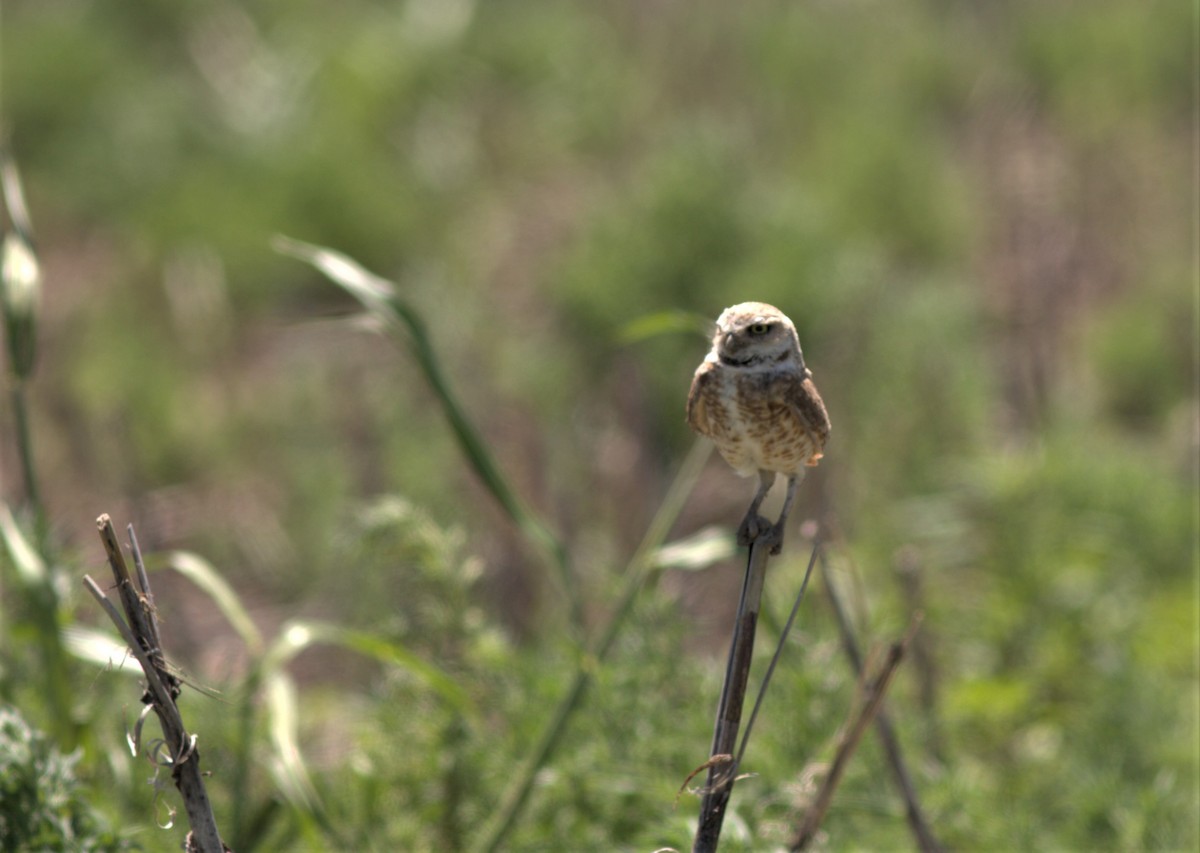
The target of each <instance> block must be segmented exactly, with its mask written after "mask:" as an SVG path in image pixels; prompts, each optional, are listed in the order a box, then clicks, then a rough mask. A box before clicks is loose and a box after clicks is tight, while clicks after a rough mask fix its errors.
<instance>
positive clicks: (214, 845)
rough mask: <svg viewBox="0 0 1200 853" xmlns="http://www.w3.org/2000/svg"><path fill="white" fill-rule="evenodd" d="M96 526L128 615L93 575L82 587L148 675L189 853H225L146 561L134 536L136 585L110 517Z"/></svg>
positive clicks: (148, 694) (148, 699) (149, 699)
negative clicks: (164, 643) (161, 638)
mask: <svg viewBox="0 0 1200 853" xmlns="http://www.w3.org/2000/svg"><path fill="white" fill-rule="evenodd" d="M96 527H97V528H98V530H99V533H100V541H101V542H102V543H103V544H104V550H105V553H106V554H107V556H108V565H109V567H110V568H111V569H112V573H113V577H114V578H115V580H116V589H117V594H118V596H119V598H120V599H121V605H122V608H121V609H122V610H123V611H124V616H122V614H121V612H120V611H118V609H117V606H116V605H115V604H113V603H112V601H111V600H110V599H109V598H108V596H107V595H106V594H105V593H104V591H103V590H102V589H101V588H100V586H99V585H98V584H97V583H96V582H95V581H94V580H92V578H91V576H87V575H85V576H84V579H83V582H84V585H85V586H87V589H88V591H89V592H90V593H91V594H92V597H93V598H95V599H96V601H97V602H99V604H100V606H101V607H103V608H104V611H105V612H106V613H107V614H108V616H109V618H110V619H111V620H112V622H113V624H114V625H116V627H117V630H118V631H119V632H120V633H121V636H122V638H124V640H125V642H126V643H127V644H128V646H129V650H130V652H131V653H132V654H133V656H134V657H135V658H136V659H137V661H138V663H139V664H141V667H142V672H143V673H144V674H145V676H146V692H145V693H144V694H143V696H142V701H143V702H144V703H146V704H147V705H151V706H152V707H153V708H154V712H155V714H157V715H158V720H159V723H160V725H161V726H162V732H163V738H164V740H165V742H166V745H167V749H168V755H169V758H168V759H167V761H168V763H169V766H170V767H171V776H172V778H173V779H174V780H175V787H176V788H178V789H179V793H180V795H181V796H182V798H183V807H184V810H185V811H186V812H187V817H188V824H189V825H190V826H191V832H189V833H188V836H187V839H186V841H185V842H184V848H185V849H186V850H187V851H188V852H189V853H223V851H227V850H228V849H229V848H228V847H226V846H225V845H224V843H223V842H222V841H221V835H220V833H219V832H218V831H217V822H216V818H215V817H214V816H213V811H212V804H211V803H210V802H209V799H208V792H207V790H206V789H205V787H204V778H203V775H202V774H201V772H200V753H199V751H198V750H197V749H196V736H195V735H190V734H188V732H187V729H186V728H185V727H184V724H183V718H182V716H180V713H179V708H178V706H177V705H176V704H175V700H176V699H177V698H178V697H179V692H180V686H179V684H180V682H179V679H178V678H176V677H175V676H174V675H173V674H172V673H171V672H170V671H169V670H168V668H167V664H166V659H165V656H164V655H163V651H162V648H161V647H160V645H159V642H158V624H157V616H156V615H155V612H154V609H153V607H152V606H151V605H150V601H151V600H152V598H151V595H150V586H149V579H148V578H147V577H146V574H145V570H144V568H143V567H142V557H141V553H140V551H138V549H137V539H136V537H133V536H132V530H131V531H130V532H131V537H130V538H131V542H132V548H133V557H134V564H135V566H136V567H137V569H138V580H139V586H135V585H134V582H133V579H132V578H131V577H130V575H129V568H128V566H127V565H126V564H125V557H124V555H123V554H122V553H121V546H120V544H119V543H118V542H117V537H116V533H115V532H114V531H113V526H112V521H111V520H110V519H109V517H108V515H101V516H100V517H99V518H98V519H96Z"/></svg>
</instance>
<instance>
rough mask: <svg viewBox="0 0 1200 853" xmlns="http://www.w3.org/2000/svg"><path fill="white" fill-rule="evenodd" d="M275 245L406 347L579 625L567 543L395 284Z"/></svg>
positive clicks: (336, 259)
mask: <svg viewBox="0 0 1200 853" xmlns="http://www.w3.org/2000/svg"><path fill="white" fill-rule="evenodd" d="M275 248H276V250H277V251H279V252H281V253H282V254H285V255H289V256H291V257H293V258H297V259H298V260H301V261H304V262H305V263H307V264H310V265H311V266H313V267H314V268H316V269H317V270H318V271H320V272H321V273H323V274H324V275H325V276H326V277H328V278H329V279H330V280H331V281H333V282H334V283H335V284H337V285H339V286H341V287H342V288H343V289H345V290H346V292H347V293H349V294H350V295H352V296H353V297H354V298H355V299H357V300H358V301H359V302H360V303H362V305H363V307H364V308H366V309H367V311H368V312H370V314H371V315H372V316H374V317H375V318H376V319H378V320H379V321H380V322H382V323H383V325H384V327H385V328H386V329H387V330H388V332H389V333H390V334H392V335H395V336H396V337H397V338H398V339H399V340H401V341H402V342H403V343H404V344H405V345H406V346H407V347H408V348H409V350H410V352H411V353H412V355H413V357H414V358H415V359H416V362H417V364H418V366H419V367H420V368H421V371H422V372H423V373H424V375H425V380H426V382H428V383H429V387H430V388H431V389H432V390H433V392H434V395H435V396H436V397H437V398H438V402H439V403H440V404H441V406H442V411H443V412H444V413H445V415H446V420H447V421H449V423H450V428H451V429H452V430H453V432H454V437H455V439H456V440H457V442H458V446H459V449H460V450H461V451H462V453H463V455H464V456H465V457H466V458H467V461H468V462H469V463H470V465H471V467H472V469H473V470H474V471H475V474H476V476H478V477H479V479H480V480H481V481H482V482H483V484H484V486H485V487H486V488H487V490H488V491H489V492H491V494H492V497H494V498H495V500H496V502H497V503H499V504H500V506H501V508H502V509H503V510H504V512H505V513H506V514H507V515H508V516H509V518H511V519H512V521H513V523H514V524H515V525H516V526H517V529H519V530H520V531H521V533H522V535H524V536H525V538H526V539H527V540H529V542H531V543H532V544H533V545H534V547H535V548H537V550H538V551H540V552H541V554H542V555H543V557H544V558H545V559H547V560H548V561H549V562H550V563H551V565H552V566H553V567H554V569H555V571H556V572H557V574H558V575H559V579H560V582H561V583H562V585H563V590H564V592H565V594H566V596H567V599H568V601H569V602H570V606H571V611H572V615H573V617H574V620H575V625H576V626H581V625H582V624H583V623H582V618H581V614H582V604H581V602H580V600H579V592H578V589H577V586H576V583H575V579H574V575H573V574H572V572H571V567H570V560H569V557H568V555H567V549H566V547H565V546H564V545H563V543H562V542H561V541H560V540H559V539H558V538H557V537H556V536H555V535H554V534H553V533H552V532H551V530H550V528H549V526H548V525H547V524H546V523H545V522H544V521H543V520H542V519H541V518H539V517H538V516H537V515H536V514H535V513H534V512H533V510H531V509H530V508H529V507H528V506H527V505H526V504H525V502H524V501H522V500H521V499H520V498H519V497H518V496H517V494H516V492H515V491H513V489H512V487H511V486H510V485H509V483H508V479H507V478H506V477H505V476H504V474H503V473H502V472H501V471H500V468H499V466H498V465H497V464H496V461H495V459H494V458H493V457H492V453H491V451H490V450H489V449H488V446H487V444H486V442H484V440H483V438H482V437H481V436H480V434H479V431H478V430H477V429H476V428H475V426H474V424H472V423H471V420H470V418H469V417H468V416H467V414H466V411H465V410H464V409H463V407H462V406H461V404H460V403H459V402H458V398H457V397H456V396H455V394H454V392H453V390H452V389H451V387H450V383H449V381H448V380H447V378H446V376H445V374H444V373H443V372H442V366H441V362H440V361H439V360H438V357H437V354H436V353H435V352H434V349H433V344H432V342H431V341H430V337H429V333H428V331H427V329H426V326H425V321H424V320H423V319H422V317H421V315H420V314H419V313H418V312H417V311H416V309H414V308H413V307H412V305H410V304H409V303H408V302H407V301H405V300H404V299H403V298H401V297H400V296H399V294H397V292H396V286H395V285H394V284H393V283H392V282H390V281H388V280H387V279H385V278H381V277H380V276H377V275H375V274H374V273H372V272H369V271H367V270H366V269H364V268H363V267H362V266H361V265H359V264H358V263H357V262H356V261H354V260H353V259H351V258H349V257H347V256H346V255H343V254H342V253H341V252H335V251H333V250H332V249H327V248H324V247H322V246H315V245H312V244H310V243H303V242H301V241H299V240H292V239H290V238H288V237H277V238H276V239H275Z"/></svg>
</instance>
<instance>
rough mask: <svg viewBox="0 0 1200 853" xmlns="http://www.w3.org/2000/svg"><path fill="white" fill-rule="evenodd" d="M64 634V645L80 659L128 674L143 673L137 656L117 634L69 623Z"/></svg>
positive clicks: (138, 674)
mask: <svg viewBox="0 0 1200 853" xmlns="http://www.w3.org/2000/svg"><path fill="white" fill-rule="evenodd" d="M62 635H63V646H64V647H65V648H66V650H67V651H68V652H69V653H70V654H71V655H73V656H74V657H75V658H77V659H79V660H82V661H86V662H88V663H93V664H96V665H98V666H101V667H103V668H104V669H111V670H113V671H114V672H122V673H125V674H126V675H133V676H140V675H141V674H142V668H141V667H140V666H139V665H138V662H137V658H135V657H134V656H133V655H132V654H130V653H129V649H128V648H127V647H126V645H125V641H124V640H122V639H121V638H120V637H118V636H117V635H116V634H110V633H108V632H107V631H98V630H96V629H95V628H88V627H86V626H83V625H69V626H67V627H66V628H64V629H63V632H62Z"/></svg>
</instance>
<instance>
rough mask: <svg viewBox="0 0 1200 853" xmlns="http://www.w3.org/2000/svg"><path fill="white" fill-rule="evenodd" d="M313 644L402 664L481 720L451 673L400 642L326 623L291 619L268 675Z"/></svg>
mask: <svg viewBox="0 0 1200 853" xmlns="http://www.w3.org/2000/svg"><path fill="white" fill-rule="evenodd" d="M313 645H331V646H339V647H341V648H343V649H346V650H348V651H352V652H356V653H357V654H360V655H363V656H364V657H368V658H371V659H372V660H377V661H379V662H380V663H382V664H385V665H387V666H394V667H399V668H400V669H403V670H405V671H407V672H408V673H410V674H411V675H413V676H415V677H416V678H417V679H418V680H420V681H421V682H422V683H424V684H425V685H426V686H427V687H429V688H430V689H431V690H433V691H434V692H435V693H437V694H438V695H439V696H440V697H441V698H442V699H443V700H445V701H446V702H447V704H449V705H450V706H451V707H453V708H454V709H455V710H456V711H458V712H459V713H461V714H462V715H463V716H465V717H469V718H471V719H478V717H479V712H478V710H477V709H476V708H475V706H474V704H473V703H472V702H471V699H470V697H469V696H468V695H467V692H466V691H465V690H464V689H463V688H462V687H461V686H460V685H459V684H458V683H457V682H456V681H454V679H452V678H451V677H450V676H448V675H446V673H444V672H443V671H442V670H440V669H439V668H438V667H436V666H434V665H433V664H431V663H429V662H427V661H425V660H422V659H421V658H420V657H418V656H417V655H416V654H414V653H413V652H411V651H409V650H408V649H406V648H405V647H404V646H401V645H399V644H397V643H392V642H388V641H387V640H384V639H381V638H379V637H377V636H375V635H374V634H369V633H367V632H366V631H355V630H353V629H350V628H342V627H340V626H338V625H332V624H329V623H327V622H316V621H308V620H305V621H299V620H297V621H292V622H288V623H287V624H286V625H285V626H284V628H283V630H282V631H280V633H279V637H278V639H276V641H275V642H274V643H272V645H271V648H270V650H269V651H268V652H267V654H266V656H265V657H264V658H263V660H262V664H261V667H262V670H263V672H264V674H265V675H266V676H267V677H270V675H271V674H272V673H274V672H276V671H279V670H280V669H282V667H283V666H284V665H286V664H287V662H288V661H290V660H291V659H292V658H294V657H295V656H296V655H298V654H299V653H300V652H302V651H304V650H305V649H307V648H308V647H309V646H313Z"/></svg>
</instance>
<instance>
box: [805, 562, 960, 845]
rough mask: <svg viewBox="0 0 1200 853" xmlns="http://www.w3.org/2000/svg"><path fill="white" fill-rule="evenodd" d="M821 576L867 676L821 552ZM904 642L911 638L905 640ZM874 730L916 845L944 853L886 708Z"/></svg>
mask: <svg viewBox="0 0 1200 853" xmlns="http://www.w3.org/2000/svg"><path fill="white" fill-rule="evenodd" d="M821 576H822V579H823V580H824V581H825V592H826V594H827V595H828V596H829V605H830V609H831V610H832V611H833V616H834V620H835V621H836V622H837V626H838V635H839V636H840V638H841V642H842V650H843V651H844V652H845V653H846V658H847V659H848V660H849V661H850V666H851V667H852V668H853V669H854V674H855V676H857V677H858V678H859V679H861V678H863V677H864V672H863V656H862V652H861V651H860V650H859V648H858V643H857V642H856V641H855V639H854V630H853V628H851V626H850V618H849V616H847V615H846V608H845V607H844V606H843V604H842V599H841V596H839V595H838V591H837V587H836V586H834V583H833V578H832V577H830V573H829V566H828V564H827V563H826V561H825V559H824V555H822V559H821ZM915 612H916V613H917V614H918V615H917V616H915V617H914V619H916V620H919V619H920V618H921V617H920V615H919V614H920V611H915ZM920 639H921V637H920V636H918V637H916V638H915V639H914V641H913V643H912V652H913V656H914V658H915V657H916V656H917V653H918V651H919V650H920V649H921V648H922V647H921V645H920ZM905 644H906V645H907V644H908V641H907V640H905ZM875 730H876V731H877V732H878V733H879V741H880V743H881V744H882V745H883V754H884V756H885V757H886V758H887V763H888V767H889V768H891V771H892V778H893V780H894V781H895V783H896V787H897V788H899V790H900V795H901V796H902V797H903V798H904V816H905V819H906V820H907V821H908V826H909V828H910V829H911V830H912V833H913V838H915V839H916V842H917V848H918V849H919V850H920V851H921V853H941V851H942V849H943V848H942V845H941V843H939V842H938V840H937V836H936V835H934V834H933V828H932V827H931V826H930V825H929V822H928V821H927V820H926V819H925V814H924V812H923V811H922V809H921V803H920V800H919V799H918V798H917V789H916V786H915V785H913V782H912V774H910V773H909V772H908V764H907V763H906V762H905V760H904V754H903V752H902V751H901V749H900V739H899V738H897V737H896V731H895V729H894V728H892V721H891V719H890V718H889V717H888V714H887V711H885V710H884V709H882V708H880V709H879V713H878V714H876V716H875Z"/></svg>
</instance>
